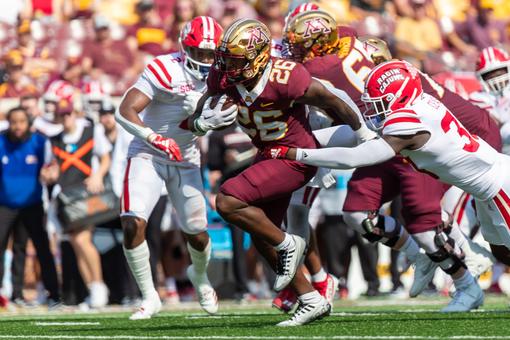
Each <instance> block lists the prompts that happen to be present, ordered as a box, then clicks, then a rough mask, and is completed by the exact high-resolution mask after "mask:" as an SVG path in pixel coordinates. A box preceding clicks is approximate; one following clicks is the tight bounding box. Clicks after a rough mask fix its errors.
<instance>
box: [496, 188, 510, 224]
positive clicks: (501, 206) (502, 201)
mask: <svg viewBox="0 0 510 340" xmlns="http://www.w3.org/2000/svg"><path fill="white" fill-rule="evenodd" d="M494 203H496V206H497V207H498V210H499V213H500V214H501V216H502V217H503V219H504V220H505V224H506V226H507V228H510V207H509V205H510V201H509V200H508V196H507V195H506V193H505V192H504V191H503V190H500V191H499V193H498V194H497V195H496V197H494Z"/></svg>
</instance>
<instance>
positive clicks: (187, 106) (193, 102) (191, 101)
mask: <svg viewBox="0 0 510 340" xmlns="http://www.w3.org/2000/svg"><path fill="white" fill-rule="evenodd" d="M202 95H203V93H202V92H198V91H190V92H188V93H186V96H185V97H184V103H183V105H182V109H183V111H184V112H185V113H186V114H187V115H188V116H190V115H192V114H193V113H194V112H195V110H196V109H197V104H198V101H199V100H200V98H202Z"/></svg>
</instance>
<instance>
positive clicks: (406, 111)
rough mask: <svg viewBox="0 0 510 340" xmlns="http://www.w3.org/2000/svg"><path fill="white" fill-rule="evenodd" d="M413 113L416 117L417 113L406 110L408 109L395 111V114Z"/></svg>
mask: <svg viewBox="0 0 510 340" xmlns="http://www.w3.org/2000/svg"><path fill="white" fill-rule="evenodd" d="M401 112H402V113H412V114H413V115H416V112H414V111H413V110H406V109H399V110H397V111H394V112H393V113H401Z"/></svg>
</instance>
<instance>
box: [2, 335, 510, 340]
mask: <svg viewBox="0 0 510 340" xmlns="http://www.w3.org/2000/svg"><path fill="white" fill-rule="evenodd" d="M0 339H76V340H107V339H114V340H202V339H213V340H230V339H240V340H269V339H276V340H301V339H311V340H323V339H324V340H325V339H333V340H355V339H362V340H405V339H411V340H443V339H450V340H462V339H466V340H485V339H498V340H503V339H510V336H481V335H455V336H446V337H439V336H416V335H394V336H391V335H390V336H385V335H374V336H372V335H366V336H363V335H334V336H292V335H291V336H237V335H231V336H230V335H207V336H206V335H204V336H165V335H161V336H143V335H141V336H133V335H6V334H2V335H0Z"/></svg>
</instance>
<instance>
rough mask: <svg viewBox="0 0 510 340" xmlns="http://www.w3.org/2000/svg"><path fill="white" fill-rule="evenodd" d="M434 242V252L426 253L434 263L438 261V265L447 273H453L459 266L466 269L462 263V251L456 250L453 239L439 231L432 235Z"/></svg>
mask: <svg viewBox="0 0 510 340" xmlns="http://www.w3.org/2000/svg"><path fill="white" fill-rule="evenodd" d="M434 243H435V245H436V246H437V247H438V250H437V251H436V252H434V253H427V256H428V257H429V258H430V259H431V260H432V261H433V262H436V263H439V267H441V269H442V270H443V271H444V272H445V273H447V274H450V275H451V274H453V273H455V272H457V271H458V270H459V269H460V268H464V269H467V266H466V264H465V263H464V253H462V251H459V250H456V248H455V241H454V240H453V239H452V238H451V237H449V236H448V235H447V234H446V233H444V232H442V231H439V232H438V233H437V234H436V236H434Z"/></svg>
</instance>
